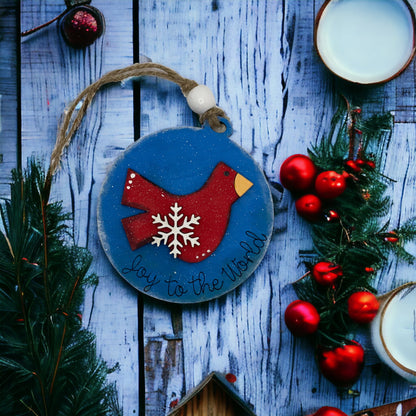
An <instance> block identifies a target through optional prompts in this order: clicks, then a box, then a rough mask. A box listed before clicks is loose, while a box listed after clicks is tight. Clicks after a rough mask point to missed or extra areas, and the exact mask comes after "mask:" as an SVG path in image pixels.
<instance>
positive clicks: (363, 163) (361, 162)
mask: <svg viewBox="0 0 416 416" xmlns="http://www.w3.org/2000/svg"><path fill="white" fill-rule="evenodd" d="M366 163H367V162H366V161H365V160H363V159H356V160H355V164H356V165H357V166H358V167H360V168H362V167H363V166H365V165H366Z"/></svg>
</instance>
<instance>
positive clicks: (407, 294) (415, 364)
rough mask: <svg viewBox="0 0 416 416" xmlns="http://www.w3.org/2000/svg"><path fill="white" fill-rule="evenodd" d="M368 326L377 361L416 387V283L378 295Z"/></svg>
mask: <svg viewBox="0 0 416 416" xmlns="http://www.w3.org/2000/svg"><path fill="white" fill-rule="evenodd" d="M379 301H380V309H379V311H378V313H377V315H376V317H375V318H374V320H373V321H372V323H371V340H372V343H373V346H374V349H375V351H376V352H377V354H378V355H379V357H380V359H381V360H382V361H384V362H385V363H386V364H387V365H388V366H389V367H391V368H392V369H393V370H394V371H395V372H396V373H398V374H399V375H401V376H402V377H404V378H405V379H406V380H407V381H409V382H410V383H412V384H416V282H410V283H407V284H405V285H403V286H400V287H398V288H397V289H394V290H393V291H391V292H389V293H387V294H386V295H384V296H382V297H381V298H380V299H379Z"/></svg>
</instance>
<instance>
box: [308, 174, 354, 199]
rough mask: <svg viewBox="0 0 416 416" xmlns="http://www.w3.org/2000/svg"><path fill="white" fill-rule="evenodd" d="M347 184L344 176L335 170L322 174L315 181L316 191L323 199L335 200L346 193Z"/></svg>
mask: <svg viewBox="0 0 416 416" xmlns="http://www.w3.org/2000/svg"><path fill="white" fill-rule="evenodd" d="M346 187H347V182H346V180H345V177H344V175H341V174H339V173H337V172H335V171H334V170H327V171H325V172H322V173H320V174H319V175H318V176H317V178H316V180H315V190H316V193H317V194H318V196H319V197H320V198H322V199H334V198H337V197H338V196H340V195H341V194H343V193H344V191H345V189H346Z"/></svg>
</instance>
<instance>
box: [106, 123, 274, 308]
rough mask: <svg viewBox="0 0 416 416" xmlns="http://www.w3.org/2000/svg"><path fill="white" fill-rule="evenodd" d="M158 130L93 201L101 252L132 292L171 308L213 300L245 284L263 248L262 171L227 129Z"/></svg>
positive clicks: (122, 160) (268, 216)
mask: <svg viewBox="0 0 416 416" xmlns="http://www.w3.org/2000/svg"><path fill="white" fill-rule="evenodd" d="M224 123H225V124H226V127H227V129H226V131H225V132H224V133H217V132H215V131H213V130H212V129H211V128H210V127H209V125H208V124H207V125H205V126H204V127H203V128H192V127H185V128H175V129H168V130H163V131H160V132H157V133H154V134H151V135H148V136H146V137H143V138H141V139H140V140H139V141H138V142H136V143H134V144H132V145H131V146H129V147H128V148H127V149H126V151H125V152H123V154H122V155H121V156H119V157H118V158H117V160H116V161H115V163H114V164H113V166H112V167H111V169H110V171H109V173H108V175H107V178H106V180H105V182H104V184H103V188H102V191H101V194H100V196H99V200H98V230H99V236H100V239H101V243H102V246H103V248H104V251H105V253H106V254H107V256H108V258H109V260H110V262H111V263H112V265H113V266H114V267H115V269H116V270H117V271H118V273H119V274H120V275H121V276H122V277H123V278H124V279H126V280H127V281H128V282H129V283H130V284H131V285H133V286H134V287H135V288H136V289H138V290H139V291H141V292H143V293H146V294H148V295H150V296H152V297H154V298H157V299H161V300H164V301H168V302H175V303H196V302H203V301H207V300H210V299H214V298H217V297H218V296H221V295H223V294H225V293H227V292H229V291H230V290H232V289H234V288H236V287H237V286H238V285H240V284H241V283H242V282H244V281H245V280H246V279H247V278H248V277H249V276H250V275H251V274H252V273H253V272H254V270H255V269H256V268H257V266H258V265H259V263H260V261H261V260H262V258H263V256H264V254H265V252H266V249H267V246H268V244H269V242H270V238H271V233H272V226H273V205H272V199H271V194H270V190H269V187H268V184H267V181H266V178H265V177H264V174H263V172H262V171H261V169H260V168H259V167H258V165H257V164H256V163H255V161H254V160H253V159H252V158H251V156H250V155H249V154H248V153H246V152H245V151H244V150H243V149H242V148H241V147H239V146H238V145H236V144H235V143H234V142H232V141H231V140H230V139H229V136H230V135H231V132H232V129H231V127H230V125H229V124H228V123H227V122H226V121H225V120H224Z"/></svg>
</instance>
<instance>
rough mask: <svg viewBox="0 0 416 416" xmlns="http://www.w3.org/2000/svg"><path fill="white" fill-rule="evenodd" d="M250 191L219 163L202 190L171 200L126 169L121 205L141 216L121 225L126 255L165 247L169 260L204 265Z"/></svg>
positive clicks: (247, 183)
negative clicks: (144, 248)
mask: <svg viewBox="0 0 416 416" xmlns="http://www.w3.org/2000/svg"><path fill="white" fill-rule="evenodd" d="M252 185H253V183H252V182H250V181H249V180H248V179H246V178H245V177H244V176H242V175H240V174H239V173H237V172H236V171H235V170H233V169H231V168H230V167H229V166H227V165H226V164H225V163H223V162H220V163H218V165H217V166H216V167H215V168H214V170H213V171H212V173H211V175H210V177H209V178H208V180H207V181H206V182H205V184H204V185H203V186H202V188H200V189H199V190H197V191H196V192H193V193H191V194H188V195H173V194H171V193H169V192H167V191H165V190H164V189H162V188H161V187H159V186H157V185H155V184H154V183H152V182H150V181H149V180H147V179H146V178H144V177H143V176H141V175H140V174H138V173H137V172H135V171H134V170H132V169H128V170H127V178H126V183H125V185H124V192H123V197H122V200H121V203H122V204H123V205H126V206H129V207H133V208H138V209H141V210H143V211H145V212H143V213H140V214H137V215H133V216H131V217H127V218H123V219H122V220H121V222H122V224H123V227H124V231H125V233H126V235H127V239H128V241H129V244H130V247H131V249H132V250H136V249H137V248H139V247H141V246H143V245H145V244H148V243H152V244H154V245H156V246H158V247H159V246H160V245H161V244H164V245H166V246H168V248H169V253H170V254H171V255H173V257H174V258H180V259H181V260H183V261H186V262H188V263H198V262H200V261H202V260H204V259H206V258H207V257H208V256H210V255H211V254H212V253H213V252H214V251H215V249H216V248H217V247H218V245H219V244H220V243H221V241H222V239H223V237H224V234H225V231H226V230H227V226H228V221H229V218H230V212H231V206H232V204H233V203H234V202H235V201H236V200H237V199H238V198H239V197H241V196H242V195H244V194H245V193H246V192H247V191H248V190H249V189H250V188H251V187H252Z"/></svg>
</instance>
